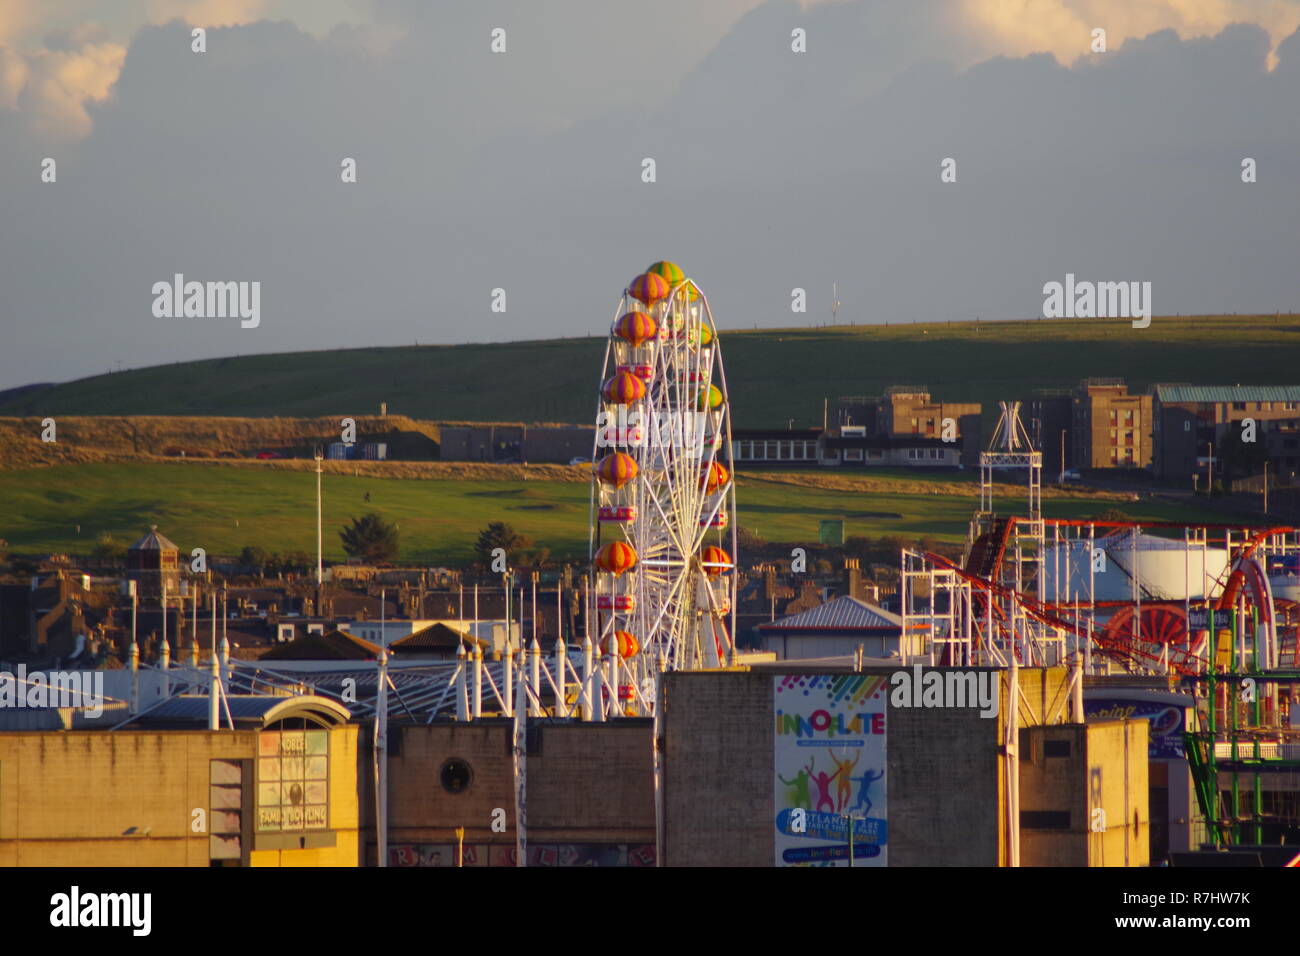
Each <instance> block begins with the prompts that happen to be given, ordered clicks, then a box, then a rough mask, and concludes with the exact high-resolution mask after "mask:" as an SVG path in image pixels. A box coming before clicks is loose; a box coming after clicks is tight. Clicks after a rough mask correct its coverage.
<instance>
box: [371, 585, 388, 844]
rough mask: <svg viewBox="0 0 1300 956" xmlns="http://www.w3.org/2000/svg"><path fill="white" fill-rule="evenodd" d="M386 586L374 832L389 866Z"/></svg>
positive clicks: (381, 626)
mask: <svg viewBox="0 0 1300 956" xmlns="http://www.w3.org/2000/svg"><path fill="white" fill-rule="evenodd" d="M386 598H387V589H386V588H380V589H379V670H378V677H379V684H378V688H377V695H376V701H375V740H374V752H375V758H374V759H375V835H376V838H377V841H378V857H379V865H380V866H384V867H386V866H388V753H387V751H388V631H387V628H386V627H385V626H384V625H385V616H384V610H385V607H384V605H385V603H386Z"/></svg>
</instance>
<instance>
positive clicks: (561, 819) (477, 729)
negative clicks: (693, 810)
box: [363, 719, 655, 866]
mask: <svg viewBox="0 0 1300 956" xmlns="http://www.w3.org/2000/svg"><path fill="white" fill-rule="evenodd" d="M512 724H513V722H512V721H509V720H499V719H482V720H477V721H474V722H473V723H451V724H449V723H434V724H430V725H417V726H410V725H404V726H396V727H393V729H392V733H391V735H390V748H389V755H390V756H389V774H388V782H389V807H388V820H389V835H388V854H389V861H388V862H389V865H390V866H455V865H456V854H457V849H458V846H459V849H460V852H461V853H462V855H463V862H464V865H466V866H514V865H515V864H516V855H515V838H516V825H517V822H518V821H517V819H516V815H515V795H514V794H515V791H514V786H515V784H514V781H515V777H514V764H513V760H512V757H511V749H510V742H511V734H512ZM524 759H525V779H526V781H527V818H526V819H527V824H526V830H525V836H526V838H527V841H526V842H527V854H528V861H527V862H528V865H529V866H593V865H598V866H654V865H655V804H654V745H653V721H651V720H647V719H624V720H620V721H617V722H611V723H601V724H594V723H576V722H568V721H564V722H551V721H536V722H533V723H532V724H531V725H530V727H529V730H528V740H527V753H526V755H525V758H524ZM363 762H364V760H363ZM371 793H372V791H371V790H369V789H368V790H367V794H366V807H365V809H364V810H363V818H364V819H366V820H367V821H369V824H368V825H367V828H366V829H365V830H364V831H363V837H364V840H365V843H366V851H365V859H366V860H367V861H369V862H374V860H375V859H376V854H377V844H376V841H375V833H374V828H373V821H374V814H373V809H372V807H373V803H372V802H371V798H370V794H371ZM457 828H463V830H464V834H463V837H462V838H461V839H460V840H458V838H457V834H456V829H457Z"/></svg>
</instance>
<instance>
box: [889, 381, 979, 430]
mask: <svg viewBox="0 0 1300 956" xmlns="http://www.w3.org/2000/svg"><path fill="white" fill-rule="evenodd" d="M981 412H982V408H981V406H980V404H979V403H978V402H937V401H934V400H932V399H931V398H930V390H929V389H927V388H926V387H925V386H923V385H921V386H912V385H893V386H890V387H889V388H887V389H885V394H884V395H883V396H882V397H881V399H880V402H879V404H878V405H877V406H876V429H875V430H876V434H878V435H889V436H894V437H897V436H901V435H921V436H924V437H926V438H940V437H942V434H943V422H944V419H952V420H953V422H954V423H955V424H956V428H957V434H958V435H959V436H960V435H962V434H973V435H974V437H975V440H976V444H977V445H978V442H979V431H980V428H979V425H980V414H981Z"/></svg>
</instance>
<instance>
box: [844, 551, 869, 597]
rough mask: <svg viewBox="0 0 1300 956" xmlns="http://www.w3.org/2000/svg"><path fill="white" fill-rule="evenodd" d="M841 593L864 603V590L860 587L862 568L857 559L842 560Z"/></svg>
mask: <svg viewBox="0 0 1300 956" xmlns="http://www.w3.org/2000/svg"><path fill="white" fill-rule="evenodd" d="M842 590H843V592H844V593H845V594H847V595H848V596H849V597H852V598H857V599H858V600H859V601H865V600H866V599H867V598H866V590H865V588H863V586H862V568H861V567H860V566H859V564H858V559H857V558H845V559H844V579H843V588H842Z"/></svg>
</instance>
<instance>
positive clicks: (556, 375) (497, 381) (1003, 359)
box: [0, 315, 1300, 428]
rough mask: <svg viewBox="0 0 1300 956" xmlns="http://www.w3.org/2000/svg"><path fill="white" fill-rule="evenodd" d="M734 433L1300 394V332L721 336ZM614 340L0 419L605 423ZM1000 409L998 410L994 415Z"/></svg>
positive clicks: (266, 374) (19, 395)
mask: <svg viewBox="0 0 1300 956" xmlns="http://www.w3.org/2000/svg"><path fill="white" fill-rule="evenodd" d="M721 342H722V349H723V357H724V359H725V362H726V369H727V375H728V379H729V386H730V391H731V399H732V409H733V417H734V424H735V425H736V427H740V428H761V427H784V426H785V425H786V423H787V422H788V421H789V420H790V419H791V418H793V419H794V421H795V425H796V426H797V427H798V426H809V425H816V424H820V422H821V417H822V400H823V398H829V399H830V400H831V402H832V403H833V402H834V401H835V399H836V398H837V397H839V396H841V395H874V394H879V393H880V392H881V391H882V390H883V389H884V387H885V386H887V385H891V384H909V385H918V384H919V385H928V386H929V387H930V389H931V391H932V393H933V394H935V396H936V397H939V398H942V399H943V400H945V401H979V402H984V403H985V404H986V410H987V407H988V405H989V404H990V403H996V401H997V400H998V399H1001V398H1016V397H1022V396H1027V395H1028V394H1029V393H1030V392H1032V390H1034V389H1037V388H1064V387H1069V386H1073V385H1075V384H1077V382H1078V380H1079V379H1081V378H1086V377H1094V376H1105V377H1110V376H1114V377H1122V378H1124V379H1126V380H1127V381H1128V383H1129V385H1130V386H1132V387H1135V388H1138V389H1142V388H1145V387H1146V386H1148V385H1150V384H1152V383H1155V382H1192V383H1196V384H1200V385H1232V384H1238V383H1240V384H1255V385H1276V384H1289V383H1294V382H1296V381H1297V380H1300V371H1297V369H1296V366H1295V357H1296V355H1297V354H1300V317H1297V316H1294V315H1290V316H1285V315H1284V316H1280V317H1275V316H1271V315H1270V316H1209V317H1193V318H1167V317H1159V316H1158V317H1156V318H1155V319H1153V320H1152V324H1151V326H1150V328H1147V329H1134V328H1132V327H1131V325H1130V324H1129V323H1128V322H1127V321H1125V320H1119V319H1098V320H1088V319H1056V320H1050V321H1048V320H1038V321H1035V320H1030V321H1019V322H980V323H974V322H954V323H951V324H948V323H929V324H924V325H922V324H917V325H890V326H857V327H846V326H837V327H828V328H811V329H809V328H804V329H765V330H758V331H731V332H728V331H726V330H725V329H724V331H723V332H722V334H721ZM604 347H605V345H604V340H603V339H594V338H583V339H552V340H547V341H538V342H507V343H498V344H486V345H457V346H403V347H396V348H382V349H348V350H335V351H326V352H293V353H281V354H275V355H253V356H241V357H239V358H225V359H213V360H208V361H201V362H183V363H177V364H173V365H162V366H156V367H153V368H145V369H138V370H133V371H127V372H118V373H114V374H108V375H98V376H94V377H91V378H86V379H81V380H79V381H75V382H68V383H65V384H60V385H51V386H37V387H33V388H23V389H13V390H10V391H9V392H6V393H0V416H11V415H12V416H30V415H36V416H44V415H60V414H63V415H210V416H216V415H228V416H252V417H263V416H323V415H338V416H342V415H358V414H376V413H377V412H378V411H379V404H380V402H387V403H388V410H389V412H390V413H391V414H394V415H408V416H411V417H413V418H421V419H431V420H442V421H448V420H473V421H518V420H521V419H523V420H528V421H542V420H545V421H569V422H591V421H592V419H593V416H594V414H595V404H596V389H597V386H598V384H599V383H598V378H599V375H600V363H601V359H602V356H603V354H604ZM994 407H996V405H995V404H994Z"/></svg>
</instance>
